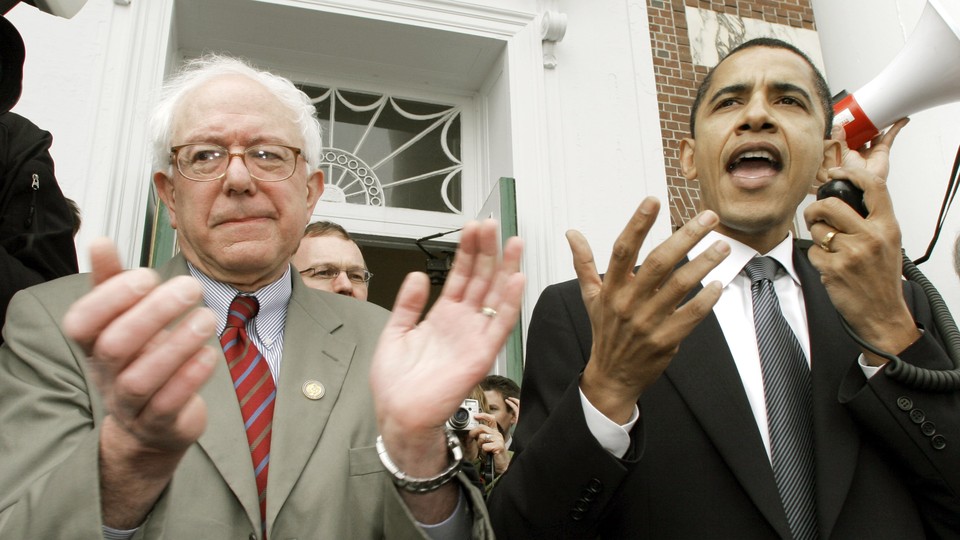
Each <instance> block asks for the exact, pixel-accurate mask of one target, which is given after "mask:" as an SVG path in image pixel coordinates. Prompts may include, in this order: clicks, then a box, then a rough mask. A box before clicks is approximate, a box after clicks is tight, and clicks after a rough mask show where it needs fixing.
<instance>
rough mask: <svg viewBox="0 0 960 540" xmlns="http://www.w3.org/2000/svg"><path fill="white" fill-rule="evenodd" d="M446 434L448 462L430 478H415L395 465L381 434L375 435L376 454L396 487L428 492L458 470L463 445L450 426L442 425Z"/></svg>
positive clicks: (445, 481) (446, 480)
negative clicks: (445, 466)
mask: <svg viewBox="0 0 960 540" xmlns="http://www.w3.org/2000/svg"><path fill="white" fill-rule="evenodd" d="M444 432H445V433H446V435H447V450H448V451H449V452H450V464H449V465H448V466H447V468H445V469H444V470H443V471H441V472H440V474H438V475H436V476H434V477H432V478H415V477H413V476H409V475H407V474H406V473H404V472H403V471H401V470H400V468H399V467H397V464H396V463H394V462H393V460H392V459H390V456H389V455H387V448H386V446H384V444H383V436H382V435H378V436H377V454H379V455H380V462H381V463H383V466H384V468H385V469H387V472H388V473H390V475H391V476H392V477H393V483H394V484H396V486H397V487H399V488H401V489H404V490H406V491H410V492H413V493H429V492H431V491H434V490H436V489H437V488H439V487H440V486H442V485H444V484H446V483H447V482H449V481H450V480H451V479H452V478H453V477H454V476H456V475H457V472H459V471H460V463H461V461H462V460H463V447H462V446H460V439H458V438H457V434H456V433H454V432H453V431H452V430H450V428H447V427H444Z"/></svg>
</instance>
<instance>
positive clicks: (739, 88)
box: [709, 83, 748, 103]
mask: <svg viewBox="0 0 960 540" xmlns="http://www.w3.org/2000/svg"><path fill="white" fill-rule="evenodd" d="M747 88H748V87H747V85H746V84H743V83H738V84H731V85H728V86H724V87H723V88H720V89H718V90H717V91H716V92H714V93H713V95H712V96H710V100H709V103H713V102H715V101H716V100H718V99H719V98H720V97H721V96H725V95H728V94H742V93H744V92H746V91H747Z"/></svg>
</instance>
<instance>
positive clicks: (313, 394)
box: [300, 379, 326, 401]
mask: <svg viewBox="0 0 960 540" xmlns="http://www.w3.org/2000/svg"><path fill="white" fill-rule="evenodd" d="M300 390H302V391H303V395H305V396H307V399H312V400H314V401H316V400H318V399H320V398H322V397H323V394H324V392H326V389H324V387H323V384H322V383H321V382H320V381H315V380H313V379H310V380H308V381H307V382H305V383H303V386H301V387H300Z"/></svg>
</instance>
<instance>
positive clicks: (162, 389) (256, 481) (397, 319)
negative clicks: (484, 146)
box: [0, 55, 523, 540]
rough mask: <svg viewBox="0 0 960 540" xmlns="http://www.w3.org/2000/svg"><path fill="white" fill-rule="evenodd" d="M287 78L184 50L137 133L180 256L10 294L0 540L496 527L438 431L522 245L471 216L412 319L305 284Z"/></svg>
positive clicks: (494, 335)
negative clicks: (182, 61)
mask: <svg viewBox="0 0 960 540" xmlns="http://www.w3.org/2000/svg"><path fill="white" fill-rule="evenodd" d="M315 115H316V112H315V109H314V107H313V104H312V103H311V102H310V100H309V98H308V97H307V96H306V95H305V94H304V93H303V92H301V91H300V90H298V89H297V88H296V87H295V86H294V85H293V83H292V82H291V81H289V80H287V79H284V78H282V77H278V76H276V75H274V74H271V73H268V72H265V71H261V70H258V69H256V68H254V67H252V66H250V65H249V64H247V63H245V62H243V61H241V60H238V59H235V58H231V57H226V56H220V55H207V56H203V57H201V58H198V59H193V60H190V61H188V62H187V63H186V65H185V66H184V67H183V69H182V70H181V71H180V72H179V73H178V74H177V75H176V76H175V77H173V78H172V79H171V80H169V81H168V82H167V83H166V84H165V86H164V89H163V93H162V96H161V98H160V101H159V103H158V105H157V107H156V109H155V112H154V114H153V116H152V121H151V133H152V134H153V137H154V141H153V142H154V149H155V157H154V160H155V167H156V169H155V171H156V172H155V173H154V175H153V181H154V185H155V186H156V188H157V192H158V194H159V196H160V197H161V199H162V200H163V202H164V203H165V204H166V206H167V209H168V212H169V215H170V223H171V225H172V226H173V227H174V228H175V229H176V230H177V233H178V239H179V243H180V254H179V255H178V256H177V257H175V258H174V259H172V260H171V261H170V262H169V263H168V264H167V265H165V266H164V267H163V268H161V269H160V270H159V271H153V270H151V269H146V268H140V269H135V270H130V271H123V269H122V267H121V265H120V261H119V258H118V254H117V252H116V248H115V247H114V246H113V244H112V242H110V241H109V240H106V239H101V240H98V241H95V242H94V243H93V244H92V245H91V267H92V273H91V274H90V275H81V276H69V277H66V278H62V279H59V280H55V281H53V282H50V283H45V284H42V285H39V286H36V287H31V288H29V289H27V290H24V291H21V292H20V293H19V294H18V295H17V296H16V297H15V298H14V300H13V302H12V303H11V306H10V314H11V316H10V319H9V321H8V322H9V323H10V324H9V327H8V329H9V330H10V331H9V332H8V334H7V335H8V337H9V338H10V341H8V342H7V344H5V345H4V346H3V347H2V348H0V426H3V429H0V455H3V459H4V464H3V467H0V486H3V492H2V493H0V538H100V537H102V536H103V537H106V538H110V539H112V538H131V537H133V536H136V537H137V538H147V539H154V538H205V539H236V538H249V539H255V540H259V539H265V538H269V539H276V540H280V539H285V538H371V539H372V538H424V537H425V536H427V537H431V538H467V537H474V538H491V537H492V533H491V531H490V530H489V522H488V520H487V518H486V510H485V508H484V506H483V500H482V494H481V493H479V492H478V491H477V490H476V489H474V488H473V487H472V486H470V485H469V483H468V482H467V481H466V480H465V479H464V478H463V477H462V475H460V474H458V471H459V467H460V459H459V458H460V455H461V450H460V447H459V444H458V442H457V439H456V437H455V436H454V435H453V433H452V432H450V431H449V430H446V429H445V428H444V425H445V423H446V420H447V419H448V418H449V417H450V415H451V414H452V413H453V412H454V411H455V410H456V409H457V407H458V406H459V405H460V403H461V402H462V400H463V398H464V397H465V396H466V395H467V394H468V393H469V392H470V390H471V389H472V388H474V387H475V386H476V385H477V384H478V383H479V382H480V380H481V379H482V378H483V376H484V375H485V374H486V373H488V372H489V370H490V368H491V366H492V365H493V362H494V361H495V359H496V355H497V351H498V350H499V349H500V348H501V347H502V345H503V343H504V342H505V341H506V338H507V336H508V335H509V333H510V331H511V330H512V329H513V326H514V324H515V323H516V320H517V317H518V313H519V307H520V295H521V291H522V288H523V276H522V274H520V273H519V271H518V269H519V263H520V256H521V252H522V243H521V242H520V240H519V239H516V238H514V239H510V240H509V241H508V242H507V244H506V245H505V246H504V248H503V255H502V258H501V257H500V254H499V251H500V250H499V245H500V244H499V241H498V240H497V224H496V222H494V221H492V220H487V221H484V222H482V223H477V222H469V223H467V224H465V225H464V228H463V230H462V232H461V242H460V246H459V248H458V251H457V254H456V261H457V264H456V266H455V268H454V269H453V271H452V272H451V275H450V277H449V278H448V279H447V282H446V285H445V287H444V288H443V290H442V292H441V295H440V297H439V298H438V299H437V301H436V302H435V303H434V304H433V307H432V308H431V310H430V311H429V312H428V313H427V314H426V315H425V317H424V316H423V313H422V312H423V308H424V306H425V304H426V299H427V297H428V295H429V280H428V278H427V276H426V275H424V274H422V273H421V274H416V273H415V274H410V275H409V276H407V279H406V280H405V282H404V284H403V285H402V286H401V288H400V291H399V293H398V295H397V301H396V304H395V305H394V310H393V312H392V313H391V312H387V311H386V310H384V309H382V308H380V307H379V306H376V305H374V304H372V303H369V302H356V301H354V300H353V299H348V298H344V297H343V296H340V295H331V294H326V293H323V292H320V291H316V290H313V289H310V288H308V287H306V286H305V285H304V283H303V281H302V280H301V279H300V276H299V273H297V272H296V271H294V270H293V267H292V265H291V264H290V256H291V254H292V253H293V252H294V250H295V249H296V246H297V244H298V242H299V241H300V239H301V237H302V234H303V230H304V227H305V226H306V224H307V221H308V219H309V217H310V215H311V212H312V210H313V208H314V207H315V205H316V202H317V200H318V199H319V197H320V195H321V192H322V190H323V173H322V172H321V171H320V170H319V169H318V165H319V161H320V151H321V148H322V143H321V138H320V125H319V122H318V121H317V118H316V116H315Z"/></svg>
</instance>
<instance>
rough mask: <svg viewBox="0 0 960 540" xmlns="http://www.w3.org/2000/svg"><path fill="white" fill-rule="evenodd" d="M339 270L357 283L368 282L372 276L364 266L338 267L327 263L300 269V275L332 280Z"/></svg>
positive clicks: (338, 273) (335, 277)
mask: <svg viewBox="0 0 960 540" xmlns="http://www.w3.org/2000/svg"><path fill="white" fill-rule="evenodd" d="M341 272H343V273H345V274H347V279H349V280H350V281H352V282H353V283H356V284H358V285H359V284H361V283H367V282H369V281H370V278H372V277H373V274H371V273H370V272H369V271H367V269H366V268H344V269H340V268H337V267H336V266H329V265H320V266H315V267H313V268H307V269H306V270H301V271H300V275H301V276H306V277H311V278H317V279H323V280H334V279H337V276H339V275H340V273H341Z"/></svg>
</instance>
